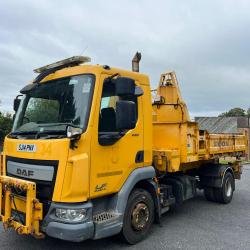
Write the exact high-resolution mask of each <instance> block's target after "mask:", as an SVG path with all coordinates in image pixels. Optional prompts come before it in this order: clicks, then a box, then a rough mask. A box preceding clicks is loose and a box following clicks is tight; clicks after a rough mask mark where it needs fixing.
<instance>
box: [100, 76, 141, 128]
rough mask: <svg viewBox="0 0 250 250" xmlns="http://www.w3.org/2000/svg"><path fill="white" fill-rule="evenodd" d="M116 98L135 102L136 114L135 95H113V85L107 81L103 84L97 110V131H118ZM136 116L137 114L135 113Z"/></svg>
mask: <svg viewBox="0 0 250 250" xmlns="http://www.w3.org/2000/svg"><path fill="white" fill-rule="evenodd" d="M118 100H127V101H133V102H134V103H135V104H136V115H137V113H138V112H137V110H138V109H137V97H136V96H126V97H125V96H123V97H120V96H117V95H115V85H114V84H112V82H110V81H108V82H105V81H104V84H103V91H102V99H101V107H100V112H99V129H98V130H99V131H98V132H99V133H102V132H119V131H118V130H117V128H116V102H117V101H118ZM137 118H138V115H137Z"/></svg>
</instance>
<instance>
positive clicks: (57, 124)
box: [37, 122, 80, 128]
mask: <svg viewBox="0 0 250 250" xmlns="http://www.w3.org/2000/svg"><path fill="white" fill-rule="evenodd" d="M63 125H65V126H71V127H74V128H80V125H75V124H73V123H70V122H59V123H45V124H37V126H38V127H52V126H53V127H56V126H63Z"/></svg>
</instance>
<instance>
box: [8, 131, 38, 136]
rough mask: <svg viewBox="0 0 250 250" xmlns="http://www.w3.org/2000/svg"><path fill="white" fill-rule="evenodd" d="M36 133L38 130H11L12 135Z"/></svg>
mask: <svg viewBox="0 0 250 250" xmlns="http://www.w3.org/2000/svg"><path fill="white" fill-rule="evenodd" d="M36 133H37V131H16V132H11V133H10V135H33V134H36Z"/></svg>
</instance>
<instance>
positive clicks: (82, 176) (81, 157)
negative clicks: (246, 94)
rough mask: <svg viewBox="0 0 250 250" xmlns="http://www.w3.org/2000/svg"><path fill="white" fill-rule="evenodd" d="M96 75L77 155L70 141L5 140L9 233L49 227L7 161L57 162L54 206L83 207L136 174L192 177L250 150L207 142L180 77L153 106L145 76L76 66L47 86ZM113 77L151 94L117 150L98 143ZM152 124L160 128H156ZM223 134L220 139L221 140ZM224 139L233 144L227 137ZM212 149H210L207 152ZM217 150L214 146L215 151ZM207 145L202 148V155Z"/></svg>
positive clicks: (163, 86)
mask: <svg viewBox="0 0 250 250" xmlns="http://www.w3.org/2000/svg"><path fill="white" fill-rule="evenodd" d="M80 74H93V75H94V76H95V87H94V93H93V98H92V105H91V110H90V115H89V121H88V126H87V129H86V131H85V132H84V133H83V134H82V136H81V138H80V140H79V141H78V142H77V148H75V149H72V148H71V147H70V139H69V138H64V139H49V140H44V139H43V140H42V139H36V140H27V139H11V138H8V137H7V138H6V139H5V143H4V152H3V160H2V162H3V164H2V165H3V168H2V171H1V172H2V174H3V175H2V176H1V177H0V195H2V199H0V204H1V205H0V206H1V210H0V211H1V215H2V220H3V222H4V225H5V226H6V227H9V226H10V227H14V228H15V229H16V230H17V231H18V232H19V233H23V234H33V235H35V236H38V237H41V236H42V234H41V233H40V231H39V222H40V221H41V220H42V204H41V203H39V201H38V200H37V199H36V184H35V183H33V182H30V181H25V180H19V179H15V178H11V177H7V176H6V158H7V157H14V158H22V159H32V160H52V161H57V162H58V167H57V174H56V178H55V185H54V191H53V196H52V202H64V203H77V202H85V201H88V200H91V199H93V198H96V197H103V196H107V195H109V194H113V193H117V192H118V191H119V190H120V189H121V187H122V186H123V184H124V182H125V181H126V180H127V178H128V176H129V175H130V174H131V173H132V172H133V171H134V169H136V168H140V167H145V166H152V164H154V166H155V167H156V168H157V169H158V170H159V172H166V171H168V172H176V171H185V170H186V169H187V168H193V167H197V163H199V161H201V160H207V159H210V158H211V157H213V155H215V154H219V153H222V152H224V151H225V152H235V151H237V150H239V151H240V152H242V151H244V150H245V148H246V145H245V143H243V141H244V140H245V139H244V138H242V137H240V135H239V137H236V141H238V142H239V145H237V147H236V146H235V145H231V142H230V148H221V147H219V148H218V147H217V146H215V143H213V142H215V141H216V140H217V139H218V138H217V137H216V136H215V135H206V137H204V143H202V142H201V136H202V135H200V132H199V128H198V124H197V123H195V122H192V121H191V120H190V117H189V114H188V110H187V107H186V105H185V102H184V101H183V100H182V97H181V94H180V90H179V87H178V84H177V80H176V77H175V74H174V73H172V72H171V73H166V74H163V75H162V76H161V80H160V85H159V87H158V89H157V95H158V96H160V97H161V100H160V101H158V102H156V103H154V104H153V106H152V103H151V100H152V98H151V91H150V85H149V79H148V77H147V76H146V75H144V74H140V73H135V72H131V71H125V70H121V69H116V68H111V69H105V68H104V67H102V66H99V65H97V66H90V65H84V66H75V67H68V68H64V69H61V70H57V71H56V72H55V73H52V74H50V75H48V76H47V77H45V78H44V79H43V80H42V82H41V84H46V82H47V81H50V80H54V79H57V78H62V77H67V76H73V75H80ZM114 74H119V75H120V76H125V77H130V78H133V79H134V80H135V82H136V85H137V86H140V87H141V88H142V89H143V92H144V94H143V95H142V96H140V97H138V121H137V124H136V127H135V128H134V129H133V130H130V131H128V132H127V133H126V134H125V135H124V136H123V137H122V139H121V140H118V141H117V142H116V143H115V144H113V145H110V146H101V145H100V144H99V142H98V124H99V112H100V105H101V104H100V100H101V96H102V88H103V82H104V80H105V79H106V78H107V77H110V76H112V75H114ZM152 120H153V121H152ZM221 138H222V135H221V136H220V138H219V140H221ZM225 140H227V138H226V137H225ZM22 143H26V144H35V145H36V148H37V150H36V152H19V151H18V150H17V146H18V144H22ZM202 144H203V145H205V146H204V148H202V147H201V145H202ZM208 145H210V147H208ZM199 146H200V148H199ZM139 150H142V151H144V160H143V162H140V163H136V162H135V156H136V154H137V152H138V151H139ZM11 187H16V188H18V187H22V189H25V190H27V194H26V197H22V198H21V197H18V196H15V195H13V194H12V192H11ZM13 199H14V201H15V204H16V205H17V206H16V207H17V209H18V210H19V211H20V212H23V213H25V216H26V224H25V225H21V224H20V223H19V222H17V221H15V220H13V219H12V216H11V210H12V209H16V208H15V207H13V206H14V203H13Z"/></svg>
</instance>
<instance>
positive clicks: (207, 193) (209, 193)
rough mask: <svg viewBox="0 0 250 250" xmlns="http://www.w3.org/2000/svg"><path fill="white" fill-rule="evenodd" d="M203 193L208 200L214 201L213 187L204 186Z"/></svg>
mask: <svg viewBox="0 0 250 250" xmlns="http://www.w3.org/2000/svg"><path fill="white" fill-rule="evenodd" d="M204 195H205V197H206V199H207V200H208V201H215V197H214V188H212V187H205V188H204Z"/></svg>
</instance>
